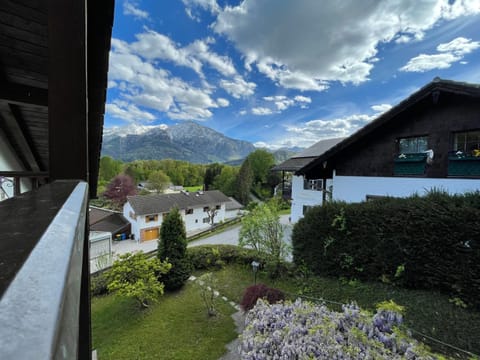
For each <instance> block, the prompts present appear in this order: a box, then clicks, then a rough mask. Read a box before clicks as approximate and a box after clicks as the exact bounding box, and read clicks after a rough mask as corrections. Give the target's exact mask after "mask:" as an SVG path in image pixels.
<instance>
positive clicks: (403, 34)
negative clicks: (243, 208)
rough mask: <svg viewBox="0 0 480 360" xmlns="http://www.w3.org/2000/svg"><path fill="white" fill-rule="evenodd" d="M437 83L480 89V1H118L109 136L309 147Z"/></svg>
mask: <svg viewBox="0 0 480 360" xmlns="http://www.w3.org/2000/svg"><path fill="white" fill-rule="evenodd" d="M437 76H438V77H441V78H443V79H451V80H457V81H466V82H470V83H480V0H471V1H470V0H463V1H459V0H457V1H452V0H429V1H422V0H395V1H394V0H385V1H377V0H362V1H358V0H349V1H347V0H335V1H333V0H332V1H318V0H295V1H294V0H244V1H238V0H228V1H222V0H117V1H116V9H115V23H114V28H113V35H112V50H111V53H110V70H109V89H108V100H107V106H106V114H105V127H106V128H112V127H125V126H128V127H129V128H130V129H132V131H133V129H135V130H137V131H141V130H139V129H147V128H149V127H150V126H165V125H166V126H171V125H173V124H176V123H179V122H181V121H187V120H193V121H197V122H199V123H200V124H202V125H205V126H208V127H210V128H212V129H215V130H217V131H219V132H221V133H223V134H225V135H227V136H229V137H232V138H235V139H241V140H247V141H250V142H252V143H254V144H255V145H257V146H267V147H269V148H272V149H275V148H280V147H293V146H300V147H306V146H309V145H311V144H313V143H315V142H316V141H319V140H322V139H326V138H332V137H340V136H347V135H350V134H352V133H353V132H355V131H356V130H358V129H359V128H361V127H362V126H364V125H365V124H367V123H368V122H369V121H371V120H373V119H374V118H375V117H376V116H378V115H379V114H381V113H382V112H384V111H386V110H388V109H389V108H390V107H391V106H394V105H396V104H397V103H399V102H400V101H401V100H403V99H404V98H406V97H407V96H409V95H410V94H411V93H412V92H414V91H415V90H417V89H418V88H420V87H422V86H424V85H425V84H427V83H428V82H430V81H432V80H433V78H435V77H437Z"/></svg>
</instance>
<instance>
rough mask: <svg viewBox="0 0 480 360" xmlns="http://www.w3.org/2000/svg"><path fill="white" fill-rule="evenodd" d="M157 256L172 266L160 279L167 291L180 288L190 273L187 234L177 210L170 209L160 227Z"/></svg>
mask: <svg viewBox="0 0 480 360" xmlns="http://www.w3.org/2000/svg"><path fill="white" fill-rule="evenodd" d="M157 256H158V258H159V259H160V260H161V261H167V262H169V263H170V264H172V269H171V270H170V272H169V273H168V274H166V275H165V276H164V277H162V279H163V281H164V283H165V287H166V288H167V289H168V290H177V289H179V288H181V287H182V286H183V285H184V284H185V282H186V281H187V280H188V278H189V277H190V274H191V273H192V265H191V264H190V262H189V260H188V257H187V234H186V231H185V224H184V222H183V220H182V216H181V215H180V212H179V211H178V209H177V208H174V209H172V210H171V211H170V212H169V213H168V215H167V216H166V217H165V219H164V220H163V222H162V226H161V227H160V240H159V241H158V252H157Z"/></svg>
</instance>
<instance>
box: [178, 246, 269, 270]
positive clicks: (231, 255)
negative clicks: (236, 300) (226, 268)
mask: <svg viewBox="0 0 480 360" xmlns="http://www.w3.org/2000/svg"><path fill="white" fill-rule="evenodd" d="M187 254H188V256H189V259H190V263H191V264H192V265H193V267H194V268H195V269H196V270H202V269H212V268H221V267H222V266H223V265H225V264H241V265H250V264H251V263H252V261H254V260H255V261H259V262H261V263H265V260H264V259H261V258H259V255H258V253H257V252H256V251H255V250H253V249H245V248H242V247H239V246H235V245H200V246H193V247H190V248H188V249H187Z"/></svg>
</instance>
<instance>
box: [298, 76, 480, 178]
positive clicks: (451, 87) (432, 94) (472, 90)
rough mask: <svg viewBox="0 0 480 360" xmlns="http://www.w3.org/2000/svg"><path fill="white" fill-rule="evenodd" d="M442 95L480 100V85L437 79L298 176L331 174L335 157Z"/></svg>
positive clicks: (315, 161) (321, 156)
mask: <svg viewBox="0 0 480 360" xmlns="http://www.w3.org/2000/svg"><path fill="white" fill-rule="evenodd" d="M442 93H451V94H457V95H463V96H468V97H473V98H480V84H470V83H465V82H458V81H452V80H444V79H440V78H438V77H437V78H435V79H434V80H433V81H432V82H430V83H428V84H427V85H425V86H424V87H422V88H421V89H420V90H418V91H417V92H415V93H413V94H412V95H410V96H409V97H408V98H406V99H405V100H403V101H402V102H400V103H399V104H398V105H396V106H394V107H393V108H391V109H390V110H389V111H387V112H385V113H383V114H382V115H380V116H379V117H378V118H376V119H375V120H373V121H372V122H370V123H369V124H367V125H365V126H364V127H363V128H361V129H360V130H358V131H357V132H355V133H354V134H353V135H351V136H350V137H348V138H346V139H345V140H343V141H341V142H339V143H338V144H337V145H335V146H333V147H332V148H331V149H330V150H328V151H326V152H325V153H323V154H322V155H320V156H319V157H318V158H317V159H315V160H314V161H312V162H310V163H308V164H307V165H305V166H304V167H302V168H301V169H299V170H298V171H297V172H296V174H299V175H305V176H306V177H307V178H308V177H309V175H310V174H313V173H315V172H328V173H331V171H332V169H333V168H332V167H331V166H332V160H333V159H334V158H335V157H337V156H338V155H340V154H341V153H342V152H344V151H346V150H347V149H348V148H350V147H351V146H352V145H354V144H356V143H357V142H359V141H361V140H362V139H364V138H365V137H366V136H368V135H369V134H371V133H372V132H373V131H375V130H377V129H378V128H380V127H382V126H384V125H385V124H387V123H388V122H390V121H392V119H394V118H395V117H396V116H397V115H398V114H400V113H401V112H403V111H405V110H407V109H408V108H410V107H412V106H414V105H415V104H417V103H419V102H421V101H423V100H425V99H427V98H431V99H432V100H431V101H434V102H435V101H437V99H438V97H439V96H441V94H442ZM319 169H320V170H319Z"/></svg>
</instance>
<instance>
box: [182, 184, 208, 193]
mask: <svg viewBox="0 0 480 360" xmlns="http://www.w3.org/2000/svg"><path fill="white" fill-rule="evenodd" d="M183 188H184V189H185V190H187V191H188V192H195V191H202V190H203V185H197V186H184V187H183Z"/></svg>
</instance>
